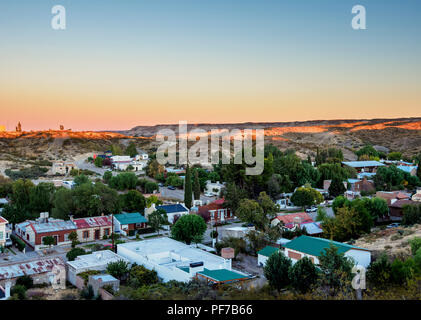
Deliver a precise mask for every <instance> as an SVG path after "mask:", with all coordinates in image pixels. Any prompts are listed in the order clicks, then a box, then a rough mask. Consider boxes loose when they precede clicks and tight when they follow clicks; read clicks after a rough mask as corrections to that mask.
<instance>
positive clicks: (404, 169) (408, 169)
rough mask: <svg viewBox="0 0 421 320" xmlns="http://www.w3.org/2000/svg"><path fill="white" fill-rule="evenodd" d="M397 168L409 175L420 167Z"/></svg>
mask: <svg viewBox="0 0 421 320" xmlns="http://www.w3.org/2000/svg"><path fill="white" fill-rule="evenodd" d="M396 168H398V169H400V170H402V171H405V172H407V173H411V171H412V170H414V169H415V170H417V168H418V166H396Z"/></svg>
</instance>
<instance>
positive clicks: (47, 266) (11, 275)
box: [0, 257, 65, 288]
mask: <svg viewBox="0 0 421 320" xmlns="http://www.w3.org/2000/svg"><path fill="white" fill-rule="evenodd" d="M64 265H65V262H64V260H63V259H62V258H61V257H55V258H48V259H38V260H31V261H20V262H12V263H8V264H2V265H1V266H0V286H2V287H3V288H5V284H6V283H7V282H11V283H12V285H14V284H15V283H16V280H17V279H18V278H19V277H22V276H24V275H28V276H30V277H31V278H32V280H33V281H34V284H42V283H51V282H52V278H53V273H52V270H53V268H54V267H55V266H62V267H64Z"/></svg>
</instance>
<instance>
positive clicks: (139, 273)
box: [128, 265, 159, 288]
mask: <svg viewBox="0 0 421 320" xmlns="http://www.w3.org/2000/svg"><path fill="white" fill-rule="evenodd" d="M158 282H159V280H158V273H157V272H156V271H155V270H148V269H146V268H145V267H144V266H141V265H134V266H132V268H131V269H130V273H129V281H128V283H129V285H130V286H131V287H132V288H140V287H142V286H151V285H153V284H156V283H158Z"/></svg>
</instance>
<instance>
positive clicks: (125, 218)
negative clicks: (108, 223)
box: [114, 212, 148, 224]
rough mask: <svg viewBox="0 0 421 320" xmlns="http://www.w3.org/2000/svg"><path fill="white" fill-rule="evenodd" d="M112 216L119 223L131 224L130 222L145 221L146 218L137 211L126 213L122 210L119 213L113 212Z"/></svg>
mask: <svg viewBox="0 0 421 320" xmlns="http://www.w3.org/2000/svg"><path fill="white" fill-rule="evenodd" d="M114 217H115V218H116V219H117V220H118V221H119V222H120V223H121V224H132V223H147V222H148V220H146V218H145V217H144V216H143V215H141V214H140V213H139V212H133V213H127V212H122V213H120V214H115V215H114Z"/></svg>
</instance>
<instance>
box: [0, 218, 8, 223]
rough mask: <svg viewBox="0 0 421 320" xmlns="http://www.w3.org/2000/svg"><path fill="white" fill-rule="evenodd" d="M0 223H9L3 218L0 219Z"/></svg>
mask: <svg viewBox="0 0 421 320" xmlns="http://www.w3.org/2000/svg"><path fill="white" fill-rule="evenodd" d="M0 223H9V221H7V220H6V219H5V218H3V217H0Z"/></svg>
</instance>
